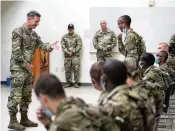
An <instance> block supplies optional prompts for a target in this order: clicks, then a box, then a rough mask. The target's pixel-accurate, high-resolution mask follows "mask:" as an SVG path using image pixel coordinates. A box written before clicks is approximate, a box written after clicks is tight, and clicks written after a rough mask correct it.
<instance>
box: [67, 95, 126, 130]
mask: <svg viewBox="0 0 175 131" xmlns="http://www.w3.org/2000/svg"><path fill="white" fill-rule="evenodd" d="M66 104H68V105H72V107H74V109H76V111H78V112H79V113H80V114H82V115H83V116H84V117H85V118H86V119H88V120H89V122H90V123H89V122H88V123H89V125H91V126H92V127H94V130H97V131H120V127H121V126H123V123H124V120H123V119H122V118H120V117H116V119H113V118H112V117H110V116H107V115H105V114H103V113H102V112H101V111H100V110H99V108H98V107H95V106H91V105H87V104H86V103H85V102H84V101H83V100H81V99H79V98H73V97H70V98H68V99H66ZM77 107H78V108H77ZM88 128H89V127H87V129H84V130H89V129H88Z"/></svg>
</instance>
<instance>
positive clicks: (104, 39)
mask: <svg viewBox="0 0 175 131" xmlns="http://www.w3.org/2000/svg"><path fill="white" fill-rule="evenodd" d="M100 26H101V29H100V30H98V31H97V32H96V33H95V36H94V38H93V45H94V48H95V49H97V61H99V60H103V61H106V60H108V59H110V58H111V57H112V49H113V48H114V47H115V46H116V45H117V42H116V36H115V33H114V32H113V31H112V30H109V29H108V28H107V23H106V21H104V20H103V21H101V22H100Z"/></svg>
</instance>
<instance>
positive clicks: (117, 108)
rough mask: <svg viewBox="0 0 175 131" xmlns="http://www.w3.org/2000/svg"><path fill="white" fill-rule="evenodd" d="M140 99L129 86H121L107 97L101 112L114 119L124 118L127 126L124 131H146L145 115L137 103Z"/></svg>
mask: <svg viewBox="0 0 175 131" xmlns="http://www.w3.org/2000/svg"><path fill="white" fill-rule="evenodd" d="M131 96H132V97H131ZM139 99H140V96H139V95H138V94H137V93H136V92H132V93H131V91H130V88H129V87H128V86H127V85H121V86H118V87H116V88H115V89H113V90H112V91H111V92H110V93H109V94H108V95H107V96H106V97H105V99H104V100H103V102H102V107H101V111H102V112H104V113H105V114H108V115H109V116H111V117H113V118H116V117H117V116H119V117H121V118H123V119H124V120H125V123H126V126H125V129H122V130H127V131H144V122H143V115H142V113H141V110H140V109H139V105H138V103H137V100H139Z"/></svg>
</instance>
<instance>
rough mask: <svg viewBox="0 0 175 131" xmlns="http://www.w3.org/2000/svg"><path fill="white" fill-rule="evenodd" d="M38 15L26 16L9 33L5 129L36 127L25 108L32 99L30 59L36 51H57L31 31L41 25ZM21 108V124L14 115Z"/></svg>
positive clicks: (30, 14)
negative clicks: (8, 82)
mask: <svg viewBox="0 0 175 131" xmlns="http://www.w3.org/2000/svg"><path fill="white" fill-rule="evenodd" d="M40 17H41V15H40V14H39V13H38V12H36V11H30V12H29V13H28V14H27V21H26V23H25V24H24V25H23V26H21V27H18V28H16V29H14V30H13V32H12V55H11V60H10V71H11V92H10V96H9V97H8V104H7V107H8V110H9V114H10V123H9V126H8V128H10V129H15V130H24V129H25V127H37V126H38V124H37V123H34V122H32V121H30V120H29V119H28V116H27V112H28V106H29V104H30V103H31V101H32V99H31V96H32V84H33V80H34V79H33V73H32V59H33V55H34V52H35V49H36V48H40V49H42V50H45V51H52V50H53V49H58V46H57V43H58V42H55V43H53V44H51V45H49V44H45V43H43V42H42V41H41V39H40V37H39V36H38V34H37V33H36V32H35V31H34V30H32V29H35V28H36V27H37V26H38V25H39V22H40ZM18 105H19V106H20V113H21V121H20V123H19V122H18V121H17V118H16V114H17V112H18V108H17V107H18Z"/></svg>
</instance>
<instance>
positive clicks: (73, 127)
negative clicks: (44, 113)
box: [49, 97, 120, 131]
mask: <svg viewBox="0 0 175 131" xmlns="http://www.w3.org/2000/svg"><path fill="white" fill-rule="evenodd" d="M94 109H95V111H94ZM96 109H98V108H93V110H92V108H89V107H88V105H86V104H85V103H84V102H83V101H82V100H81V99H74V98H72V97H71V98H67V99H66V100H65V101H63V102H62V103H61V104H60V105H59V107H58V109H57V113H56V117H55V120H54V121H53V122H52V124H51V125H50V128H49V131H101V127H104V128H103V130H104V131H107V130H105V129H107V128H106V127H105V125H106V124H102V123H103V122H102V121H100V120H101V119H99V118H98V117H100V118H103V117H102V116H101V114H100V112H98V110H96ZM95 118H96V119H95ZM104 118H105V117H104ZM106 120H107V119H106ZM111 122H112V121H110V123H111ZM108 131H120V128H119V127H118V126H117V124H115V128H112V129H111V128H110V127H109V128H108Z"/></svg>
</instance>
